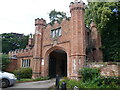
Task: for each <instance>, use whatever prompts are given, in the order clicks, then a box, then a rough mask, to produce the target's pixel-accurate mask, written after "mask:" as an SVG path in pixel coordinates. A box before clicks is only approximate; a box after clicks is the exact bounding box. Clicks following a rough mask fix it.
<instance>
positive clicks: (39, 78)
mask: <svg viewBox="0 0 120 90" xmlns="http://www.w3.org/2000/svg"><path fill="white" fill-rule="evenodd" d="M48 79H49V77H38V78H35V79H32V78H31V79H30V78H22V79H20V80H17V83H22V82H33V81H42V80H48Z"/></svg>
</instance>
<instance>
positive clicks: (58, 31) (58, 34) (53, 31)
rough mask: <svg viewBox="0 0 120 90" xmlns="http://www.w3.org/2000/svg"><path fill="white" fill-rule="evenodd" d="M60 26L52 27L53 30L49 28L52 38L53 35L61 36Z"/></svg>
mask: <svg viewBox="0 0 120 90" xmlns="http://www.w3.org/2000/svg"><path fill="white" fill-rule="evenodd" d="M61 35H62V34H61V27H60V28H57V29H54V30H51V37H52V38H54V37H59V36H61Z"/></svg>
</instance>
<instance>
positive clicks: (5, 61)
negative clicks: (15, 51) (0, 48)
mask: <svg viewBox="0 0 120 90" xmlns="http://www.w3.org/2000/svg"><path fill="white" fill-rule="evenodd" d="M0 59H2V60H0V64H1V65H0V66H2V67H0V68H2V71H5V69H6V68H7V65H8V64H9V63H10V62H11V61H10V60H9V57H8V55H7V54H0Z"/></svg>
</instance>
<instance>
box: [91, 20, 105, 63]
mask: <svg viewBox="0 0 120 90" xmlns="http://www.w3.org/2000/svg"><path fill="white" fill-rule="evenodd" d="M91 36H92V44H93V48H94V50H93V57H94V60H95V61H98V62H101V61H103V53H102V51H101V49H100V47H101V36H100V33H99V32H98V30H97V28H96V25H95V23H94V22H92V23H91Z"/></svg>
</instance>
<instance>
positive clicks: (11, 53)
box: [9, 48, 32, 56]
mask: <svg viewBox="0 0 120 90" xmlns="http://www.w3.org/2000/svg"><path fill="white" fill-rule="evenodd" d="M31 51H32V49H31V48H29V49H16V50H14V51H9V56H13V55H17V54H19V53H28V52H31Z"/></svg>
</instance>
